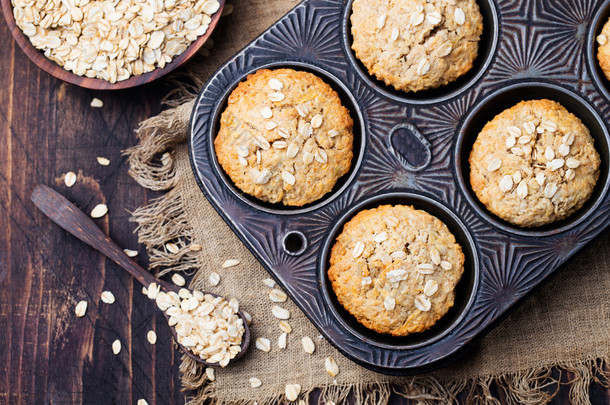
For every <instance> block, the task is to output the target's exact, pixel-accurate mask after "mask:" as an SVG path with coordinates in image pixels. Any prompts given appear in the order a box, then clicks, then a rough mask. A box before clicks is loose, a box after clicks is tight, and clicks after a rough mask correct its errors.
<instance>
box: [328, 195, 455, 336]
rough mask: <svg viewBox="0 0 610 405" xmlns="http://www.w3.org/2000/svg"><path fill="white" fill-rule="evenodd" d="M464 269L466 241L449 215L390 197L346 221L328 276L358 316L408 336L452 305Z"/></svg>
mask: <svg viewBox="0 0 610 405" xmlns="http://www.w3.org/2000/svg"><path fill="white" fill-rule="evenodd" d="M463 271H464V254H463V253H462V248H461V247H460V245H459V244H458V243H457V242H456V240H455V237H454V236H453V234H451V232H450V231H449V229H448V228H447V226H446V225H445V224H444V223H443V222H441V221H440V220H439V219H438V218H436V217H434V216H432V215H430V214H428V213H427V212H425V211H421V210H416V209H414V208H413V207H411V206H406V205H396V206H391V205H382V206H379V207H377V208H373V209H368V210H364V211H361V212H359V213H358V214H357V215H356V216H355V217H354V218H352V219H351V220H350V221H349V222H348V223H347V224H345V226H344V228H343V231H342V232H341V234H340V235H339V236H338V237H337V241H336V242H335V244H334V245H333V248H332V250H331V257H330V268H329V269H328V277H329V279H330V281H331V284H332V288H333V290H334V292H335V294H336V296H337V299H338V300H339V302H340V303H341V305H343V307H344V308H345V309H346V310H347V311H348V312H349V313H351V314H352V315H353V316H354V317H355V318H356V319H357V320H358V322H360V323H362V324H363V325H364V326H366V327H367V328H369V329H372V330H374V331H376V332H379V333H388V334H391V335H395V336H406V335H409V334H412V333H416V332H422V331H424V330H426V329H429V328H430V327H432V326H433V325H434V324H435V323H436V322H437V321H438V320H439V319H440V318H441V317H442V316H443V315H445V314H446V313H447V311H448V310H449V308H451V307H452V306H453V301H454V297H455V292H454V289H455V286H456V285H457V283H458V281H459V280H460V278H461V276H462V273H463Z"/></svg>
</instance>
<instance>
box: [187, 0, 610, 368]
mask: <svg viewBox="0 0 610 405" xmlns="http://www.w3.org/2000/svg"><path fill="white" fill-rule="evenodd" d="M602 3H604V2H603V1H601V0H600V1H585V0H577V1H575V0H557V1H553V2H547V1H544V0H511V1H507V0H502V1H498V2H495V3H492V2H488V3H486V4H489V5H490V6H491V7H493V10H495V12H496V13H497V21H498V23H497V25H496V26H495V28H494V30H495V31H494V32H497V34H498V36H497V46H495V47H492V51H491V54H490V56H489V60H488V62H486V63H487V64H486V65H485V68H484V71H483V72H482V73H481V77H480V78H479V79H477V80H475V81H474V82H472V83H471V84H469V85H468V86H465V87H463V88H461V89H460V90H459V91H452V92H449V93H446V94H445V95H444V96H443V97H442V98H441V97H440V96H439V97H433V98H432V97H431V98H430V99H428V100H427V101H426V100H423V101H422V100H415V99H413V100H411V99H408V98H407V97H398V96H395V95H392V94H386V93H387V88H386V87H385V85H383V84H380V83H376V82H375V81H373V80H368V79H366V78H365V77H364V76H363V74H362V72H359V71H358V68H357V67H356V66H355V64H354V61H353V55H351V54H350V53H351V51H350V49H349V47H347V46H346V42H345V41H346V38H342V34H341V33H342V32H345V31H344V30H345V26H346V24H347V22H346V20H345V19H346V18H348V16H349V13H348V11H347V10H346V7H348V5H349V2H344V1H342V0H327V1H323V0H305V1H304V2H303V3H301V4H299V5H298V6H297V7H295V8H294V9H293V10H292V11H291V12H289V13H288V14H287V15H286V16H285V17H283V18H282V19H281V20H279V21H278V22H277V23H276V24H275V25H274V26H273V27H271V28H270V29H269V30H268V31H266V32H265V33H264V34H262V35H261V36H260V37H259V38H257V39H256V40H255V41H254V42H252V43H251V44H250V45H248V46H247V47H246V48H245V49H244V50H242V51H241V52H239V53H238V54H237V55H236V56H234V57H233V58H232V59H231V60H229V61H228V62H227V63H226V64H225V65H224V66H223V67H222V68H221V69H220V70H218V72H216V74H214V76H212V78H211V79H210V80H209V81H208V82H207V84H206V85H205V87H204V88H203V90H202V91H201V94H200V95H199V98H198V99H197V102H196V104H195V108H194V110H193V115H192V118H191V136H190V143H189V145H190V156H191V163H192V166H193V169H194V171H195V175H196V178H197V180H198V182H199V184H200V186H201V189H202V190H203V192H204V193H205V195H206V196H207V198H208V199H209V200H210V202H211V203H212V204H213V205H214V206H215V207H216V209H217V210H218V212H219V213H220V215H221V216H222V217H223V218H224V219H225V221H226V222H227V223H228V224H229V226H230V227H231V228H232V229H233V230H234V231H235V232H236V234H237V235H238V236H239V237H240V238H241V240H242V241H243V242H244V243H245V244H246V245H247V246H248V247H249V249H250V250H251V251H252V252H253V253H254V255H255V256H256V257H257V258H258V259H259V260H260V261H261V263H262V264H263V265H264V266H265V268H266V269H267V270H268V271H269V272H270V273H271V274H272V276H273V277H274V278H275V279H276V280H277V281H278V282H279V284H280V285H281V286H282V287H283V288H284V289H285V290H286V291H287V292H288V294H290V296H291V297H292V298H293V299H294V301H295V302H296V304H297V305H298V306H299V307H300V308H301V309H302V310H303V311H304V312H305V314H306V315H307V316H308V317H309V318H310V319H311V321H312V322H313V323H314V324H315V325H316V326H317V328H318V329H319V330H320V332H321V333H322V334H323V335H324V336H325V337H326V338H327V339H328V340H329V341H330V342H331V343H332V344H333V345H335V346H336V347H337V348H338V349H339V350H340V351H341V352H342V353H343V354H345V355H346V356H347V357H349V358H350V359H352V360H354V361H356V362H358V363H359V364H362V365H364V366H365V367H368V368H371V369H373V370H376V371H379V372H384V373H390V374H414V373H420V372H424V371H427V370H430V369H433V368H435V367H438V366H440V365H442V364H444V363H446V362H448V361H450V360H451V359H452V358H454V357H455V355H456V354H457V353H458V352H460V351H463V349H464V348H465V347H467V346H468V345H469V344H470V343H472V342H473V341H474V340H475V339H476V338H479V337H480V336H481V335H482V334H483V333H485V332H486V331H487V330H489V328H490V327H491V326H492V325H493V324H494V323H495V322H496V321H498V320H499V319H501V317H502V316H503V315H505V314H506V312H507V311H508V310H509V309H510V308H512V307H514V305H516V303H517V302H518V301H519V300H520V299H522V298H523V297H524V296H525V295H526V294H528V293H529V292H531V291H532V290H533V289H534V288H535V287H536V286H537V285H538V284H540V283H541V282H542V281H543V280H545V279H546V278H547V277H548V276H549V275H550V274H551V273H553V272H555V271H557V269H558V268H559V267H560V265H561V264H562V263H564V262H565V261H566V260H568V259H569V258H570V257H571V256H572V255H573V254H574V253H576V252H577V251H578V250H579V249H580V248H582V247H583V246H584V245H585V244H586V243H588V242H590V241H591V240H592V239H593V238H594V237H595V236H597V235H598V234H599V233H600V232H602V231H603V230H604V229H605V228H606V227H607V226H608V224H609V221H608V220H609V219H610V196H609V191H608V160H609V156H608V144H609V142H608V132H607V131H608V128H607V124H606V123H605V122H604V121H603V120H602V119H601V117H608V116H610V101H609V100H608V98H606V97H605V96H604V94H602V93H601V92H600V90H599V89H598V85H596V84H594V81H593V78H592V74H591V71H590V70H591V69H588V68H587V66H586V65H587V63H586V61H587V56H586V55H587V52H588V49H587V48H588V47H589V46H590V45H591V43H590V41H589V42H586V41H584V40H583V39H584V37H585V36H586V35H587V34H589V38H590V35H593V34H591V33H590V31H589V30H591V27H589V26H588V23H587V22H588V21H591V20H592V19H593V16H594V15H595V14H596V13H597V12H598V11H599V10H600V7H602V6H603V7H606V6H607V4H610V2H608V1H606V2H605V3H604V4H602ZM479 5H480V6H481V8H482V12H484V10H483V8H484V3H483V2H482V0H481V1H479ZM487 20H488V19H486V21H487ZM484 32H489V31H487V30H485V31H484ZM483 35H484V36H485V35H487V34H485V33H484V34H483ZM483 40H488V38H487V39H483ZM268 65H274V66H287V67H297V66H305V67H309V69H310V71H315V72H314V73H316V72H318V74H320V75H321V77H322V78H324V79H327V78H332V79H331V80H329V84H331V85H333V86H334V87H335V89H337V88H340V89H341V91H342V92H343V94H342V97H344V98H347V99H349V100H352V101H351V102H352V103H353V104H352V105H350V104H349V102H348V103H347V104H346V106H347V107H348V109H350V112H351V113H352V114H353V116H352V118H354V121H358V120H360V121H361V123H360V125H361V127H362V128H361V130H360V134H358V133H356V132H355V137H359V136H361V137H362V139H361V144H360V146H359V148H360V152H358V151H356V149H355V150H354V152H355V153H354V154H355V162H356V161H357V163H355V164H356V166H355V167H354V168H353V169H352V170H353V171H352V172H351V173H350V174H349V175H348V177H349V178H348V179H346V180H345V182H344V183H343V184H342V185H341V186H340V187H339V188H338V189H336V190H335V191H333V192H332V195H331V196H330V197H329V198H326V199H324V200H323V201H320V202H319V203H317V204H312V206H310V207H306V208H305V209H302V210H286V209H284V208H282V207H276V206H265V205H264V204H259V203H258V202H253V201H250V200H248V199H247V198H245V197H243V196H242V195H240V193H239V192H236V191H235V188H234V187H233V185H232V184H231V183H230V181H228V180H227V178H226V177H225V176H224V175H223V173H222V170H220V169H219V167H218V165H217V164H216V163H215V157H214V149H213V147H212V142H213V139H214V136H215V128H216V126H217V125H218V123H217V120H218V114H217V110H218V108H220V107H219V105H222V104H223V103H224V101H223V100H224V99H225V98H226V96H227V94H228V93H227V92H228V91H229V89H232V88H233V87H234V86H235V85H236V83H238V82H239V81H240V80H243V78H245V76H246V75H247V74H248V73H250V72H253V71H255V70H257V69H259V68H262V67H266V66H268ZM513 85H515V86H517V87H518V86H524V88H528V87H527V86H531V87H529V88H528V89H535V92H531V91H529V90H527V91H514V92H512V93H510V92H508V91H505V92H502V91H501V90H502V89H505V88H507V87H509V86H513ZM340 94H341V93H340ZM496 96H497V97H496ZM534 96H535V97H538V98H542V97H546V98H550V99H553V98H557V101H559V102H560V103H565V104H566V105H565V107H566V108H567V109H568V110H572V111H573V112H574V113H575V114H576V115H577V116H579V118H581V119H582V120H583V122H585V124H586V125H588V126H589V129H590V131H591V134H592V135H593V136H594V138H595V146H596V148H597V150H598V152H599V153H600V156H601V159H602V171H601V176H600V180H599V181H598V184H597V187H596V190H595V193H594V195H593V197H592V198H591V200H590V201H589V203H588V204H587V205H585V207H583V208H582V209H581V210H580V211H579V212H578V213H576V214H574V216H573V217H571V218H569V219H567V220H565V222H561V223H558V224H556V225H554V226H549V227H548V228H544V229H540V230H535V231H531V232H530V231H521V230H519V229H517V228H515V227H510V226H508V225H507V224H502V223H501V222H500V221H499V220H497V219H494V218H493V217H492V216H491V214H489V213H487V211H485V209H484V208H482V207H481V206H479V205H478V204H477V203H476V202H475V201H474V200H473V196H472V195H471V191H470V190H469V188H468V183H466V182H464V181H463V176H464V174H465V173H466V172H465V171H464V167H463V159H464V158H465V159H467V156H463V154H464V150H465V148H466V149H467V148H468V143H469V142H472V141H473V140H474V137H476V134H472V133H470V132H471V131H472V132H476V130H477V129H476V127H477V125H480V126H482V125H484V123H485V122H482V121H481V122H479V121H480V120H483V119H488V115H491V114H492V112H493V111H495V110H494V109H497V108H500V107H501V106H504V105H506V106H510V105H512V104H514V103H516V102H518V101H521V100H522V99H523V100H525V99H531V98H532V97H534ZM513 102H514V103H513ZM492 103H496V104H497V105H492ZM511 103H512V104H511ZM352 109H354V110H356V111H352ZM468 117H471V119H470V120H468ZM472 117H475V118H476V121H475V120H473V119H472ZM477 117H478V118H477ZM469 123H470V124H472V125H470V124H469ZM465 131H468V133H466V132H465ZM468 152H469V151H468ZM358 153H360V154H361V155H360V157H359V158H356V156H357V154H358ZM387 195H403V196H405V195H406V196H409V198H411V199H413V200H414V201H426V202H424V203H423V204H424V206H423V207H425V209H431V210H433V211H434V210H435V208H434V207H437V208H438V210H436V211H434V212H432V213H433V214H436V215H439V218H440V217H442V218H441V219H442V220H443V219H445V220H448V221H449V219H447V218H450V217H451V216H452V215H454V216H455V217H456V218H457V222H453V225H450V224H449V223H448V224H447V225H448V226H450V228H451V229H452V231H454V232H458V233H459V230H456V229H457V228H455V224H458V223H459V224H463V226H464V228H465V229H464V230H463V234H464V235H468V236H469V237H470V238H471V239H472V243H468V244H467V245H468V246H472V255H471V257H470V259H471V260H473V261H476V263H472V266H473V267H471V268H470V270H468V269H466V271H470V273H469V274H472V277H473V279H472V280H471V281H468V282H467V283H466V284H465V285H466V286H469V287H468V288H464V287H462V286H460V287H459V293H460V295H462V296H461V297H457V298H456V307H455V308H454V310H455V312H454V313H451V314H449V313H448V314H447V319H446V320H443V321H442V322H441V323H439V324H438V328H435V329H434V330H431V331H430V332H429V334H428V335H426V334H422V335H421V336H419V337H415V338H412V340H409V341H394V340H392V338H390V337H386V336H385V335H375V334H371V333H370V332H369V331H365V330H359V329H357V328H356V326H355V325H352V324H350V320H349V317H348V316H346V315H345V314H343V313H341V309H340V308H336V305H335V304H333V302H332V300H333V297H332V294H331V292H330V291H329V290H328V288H327V287H325V286H326V282H325V280H324V278H323V277H325V276H324V272H323V271H322V270H321V267H320V266H322V265H323V264H324V263H326V260H327V258H326V257H324V251H325V250H324V246H325V244H328V243H330V242H329V241H330V240H331V239H332V233H333V232H334V231H333V229H335V228H336V226H338V223H339V221H342V218H346V216H348V214H349V213H350V212H353V210H354V209H355V207H358V206H359V204H364V205H366V204H367V201H375V198H382V199H383V196H387ZM389 198H390V200H391V199H392V198H394V197H389ZM371 199H372V200H371ZM439 207H442V208H439ZM456 236H457V235H456ZM462 246H463V247H464V248H465V250H466V249H467V248H468V246H464V245H462ZM465 253H466V252H465ZM468 259H469V257H468V255H467V261H468ZM475 266H476V267H475ZM475 269H478V270H476V271H475ZM465 280H467V278H466V279H465ZM458 303H459V305H458ZM450 312H451V311H450Z"/></svg>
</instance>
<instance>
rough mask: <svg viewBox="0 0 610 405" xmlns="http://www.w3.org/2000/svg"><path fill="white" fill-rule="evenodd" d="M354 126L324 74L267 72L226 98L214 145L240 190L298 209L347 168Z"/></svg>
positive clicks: (326, 189) (253, 76)
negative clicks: (322, 76)
mask: <svg viewBox="0 0 610 405" xmlns="http://www.w3.org/2000/svg"><path fill="white" fill-rule="evenodd" d="M352 129H353V120H352V118H351V117H350V115H349V111H348V110H347V109H346V108H345V107H344V106H343V105H341V100H340V99H339V96H338V95H337V93H336V92H335V91H334V90H333V89H332V88H331V87H330V86H329V85H328V84H326V83H324V81H322V79H320V78H319V77H317V76H315V75H313V74H311V73H308V72H300V71H295V70H292V69H275V70H268V69H263V70H259V71H257V72H256V73H254V74H251V75H249V76H248V78H247V79H246V80H245V81H244V82H242V83H240V84H239V85H238V86H237V88H236V89H235V90H233V92H232V93H231V95H230V96H229V100H228V105H227V108H226V109H225V111H224V112H223V113H222V116H221V119H220V131H219V132H218V135H217V136H216V139H215V140H214V146H215V149H216V155H217V157H218V161H219V163H220V165H221V166H222V168H223V169H224V171H225V172H226V173H227V174H228V175H229V177H230V178H231V180H232V181H233V183H235V185H236V186H237V187H238V188H239V189H241V190H242V191H244V192H245V193H247V194H250V195H253V196H254V197H257V198H259V199H261V200H263V201H268V202H271V203H280V202H281V203H283V204H285V205H292V206H301V205H304V204H307V203H310V202H313V201H316V200H318V199H320V198H321V197H322V196H323V195H324V194H326V193H328V192H329V191H330V190H332V188H333V186H334V185H335V183H336V182H337V180H338V179H339V178H340V177H341V176H343V175H344V174H346V173H347V172H348V170H349V168H350V164H351V161H352V145H353V133H352Z"/></svg>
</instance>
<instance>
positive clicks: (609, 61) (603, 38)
mask: <svg viewBox="0 0 610 405" xmlns="http://www.w3.org/2000/svg"><path fill="white" fill-rule="evenodd" d="M596 39H597V44H598V47H597V61H598V62H599V66H600V67H601V68H602V71H603V72H604V74H605V75H606V78H607V79H608V80H610V41H609V39H610V19H609V20H608V21H606V23H605V24H604V26H603V28H602V32H601V33H600V34H599V35H598V36H597V38H596Z"/></svg>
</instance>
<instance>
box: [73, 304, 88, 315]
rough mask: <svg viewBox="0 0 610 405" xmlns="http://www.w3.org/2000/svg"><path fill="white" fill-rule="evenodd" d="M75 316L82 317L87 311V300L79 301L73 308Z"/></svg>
mask: <svg viewBox="0 0 610 405" xmlns="http://www.w3.org/2000/svg"><path fill="white" fill-rule="evenodd" d="M74 313H75V314H76V316H77V317H79V318H82V317H83V316H85V314H86V313H87V301H80V302H79V303H78V304H76V307H75V308H74Z"/></svg>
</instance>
